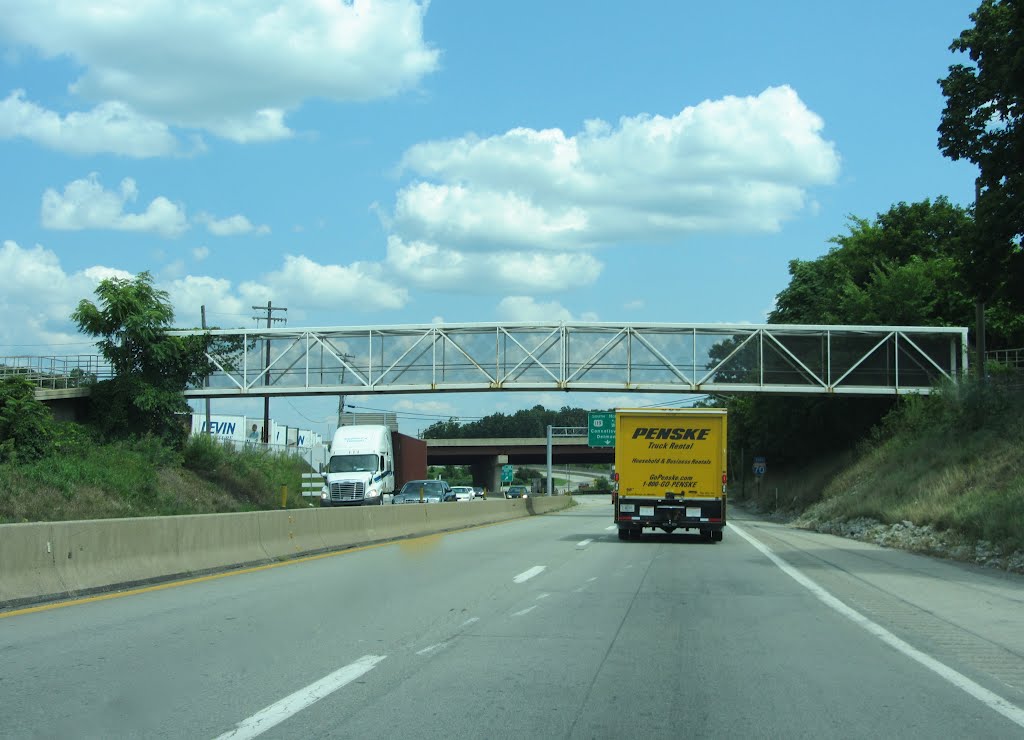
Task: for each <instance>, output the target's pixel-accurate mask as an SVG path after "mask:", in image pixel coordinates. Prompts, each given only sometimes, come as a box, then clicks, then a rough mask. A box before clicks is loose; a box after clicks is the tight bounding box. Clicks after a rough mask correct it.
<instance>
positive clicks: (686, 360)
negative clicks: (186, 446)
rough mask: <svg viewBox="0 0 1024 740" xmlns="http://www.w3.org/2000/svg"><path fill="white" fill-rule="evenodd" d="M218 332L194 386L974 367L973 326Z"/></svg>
mask: <svg viewBox="0 0 1024 740" xmlns="http://www.w3.org/2000/svg"><path fill="white" fill-rule="evenodd" d="M170 333H171V334H174V335H177V336H197V335H203V334H208V335H209V336H210V338H211V342H210V347H209V350H208V358H209V360H210V361H211V363H212V364H213V365H214V366H215V367H216V368H217V369H216V371H215V372H214V373H213V374H212V375H210V377H209V378H208V379H207V380H206V381H205V382H204V383H203V385H202V386H201V387H194V388H190V389H188V390H186V392H185V395H186V396H189V397H192V398H237V397H256V396H310V395H341V394H345V395H349V394H351V395H365V394H398V393H426V392H444V391H451V392H465V391H534V392H536V391H553V390H558V391H606V392H607V391H615V392H621V391H641V392H647V393H657V392H666V393H675V394H679V393H714V394H720V393H740V392H743V393H750V392H756V393H777V394H850V395H895V394H907V393H921V394H927V393H929V392H931V391H932V390H933V389H934V388H935V387H936V386H937V385H938V384H940V383H942V382H945V381H955V380H956V379H957V378H959V377H960V376H961V375H962V374H964V373H965V372H966V370H967V357H968V344H967V329H966V328H963V327H921V326H805V325H779V324H768V325H752V324H637V323H627V324H617V323H605V322H601V323H597V322H571V323H570V322H551V323H468V324H435V325H407V326H365V327H326V328H307V329H298V328H269V329H253V330H245V329H236V330H225V329H219V330H210V331H204V330H190V331H173V332H170Z"/></svg>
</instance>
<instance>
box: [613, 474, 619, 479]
mask: <svg viewBox="0 0 1024 740" xmlns="http://www.w3.org/2000/svg"><path fill="white" fill-rule="evenodd" d="M612 477H613V478H614V479H615V480H616V481H618V480H619V474H618V473H612Z"/></svg>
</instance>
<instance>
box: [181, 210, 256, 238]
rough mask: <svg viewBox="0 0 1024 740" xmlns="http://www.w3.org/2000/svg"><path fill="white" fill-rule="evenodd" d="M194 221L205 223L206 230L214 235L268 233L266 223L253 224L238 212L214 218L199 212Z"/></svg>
mask: <svg viewBox="0 0 1024 740" xmlns="http://www.w3.org/2000/svg"><path fill="white" fill-rule="evenodd" d="M196 221H198V222H200V223H203V224H206V228H207V230H208V231H209V232H210V233H211V234H213V235H214V236H239V235H242V234H257V235H259V236H262V235H264V234H269V233H270V227H269V226H267V225H266V224H261V225H260V226H255V225H253V223H252V222H251V221H250V220H249V219H247V218H246V217H245V216H243V215H242V214H240V213H236V214H235V215H234V216H228V217H227V218H221V219H218V218H214V217H213V216H211V215H210V214H208V213H200V214H199V215H198V216H196Z"/></svg>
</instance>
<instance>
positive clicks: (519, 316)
mask: <svg viewBox="0 0 1024 740" xmlns="http://www.w3.org/2000/svg"><path fill="white" fill-rule="evenodd" d="M498 318H499V319H501V320H502V321H543V322H545V323H550V322H553V321H576V320H579V321H597V317H596V316H595V315H594V314H592V313H586V314H584V315H583V316H580V317H576V316H573V315H572V312H571V311H569V309H567V308H565V306H563V305H562V304H561V303H559V302H558V301H548V302H546V303H545V302H540V301H537V300H536V299H534V298H533V297H532V296H520V295H515V296H507V297H505V298H503V299H502V300H501V302H500V303H498Z"/></svg>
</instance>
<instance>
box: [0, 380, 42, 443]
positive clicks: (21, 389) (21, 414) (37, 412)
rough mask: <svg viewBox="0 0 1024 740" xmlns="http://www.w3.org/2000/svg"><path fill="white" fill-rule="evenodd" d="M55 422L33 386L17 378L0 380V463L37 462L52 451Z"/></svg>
mask: <svg viewBox="0 0 1024 740" xmlns="http://www.w3.org/2000/svg"><path fill="white" fill-rule="evenodd" d="M54 435H55V422H54V421H53V417H52V416H51V414H50V411H49V409H47V408H46V406H45V404H43V402H42V401H38V400H36V396H35V385H34V384H33V383H32V381H31V380H29V379H27V378H23V377H20V376H17V375H14V376H9V377H5V378H2V379H0V462H15V461H21V462H26V461H30V460H37V459H38V458H40V457H42V456H43V455H44V454H46V452H48V451H49V450H50V448H51V445H52V442H53V438H54Z"/></svg>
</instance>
